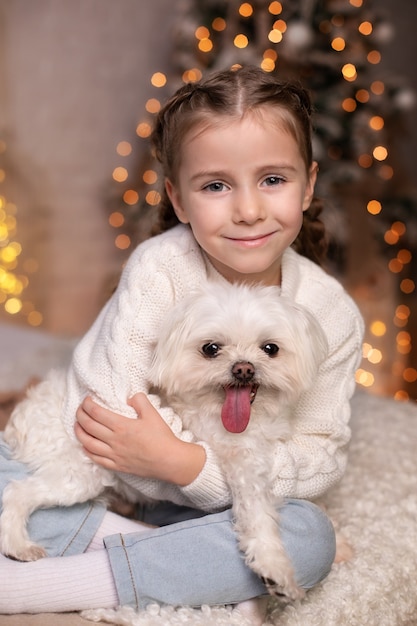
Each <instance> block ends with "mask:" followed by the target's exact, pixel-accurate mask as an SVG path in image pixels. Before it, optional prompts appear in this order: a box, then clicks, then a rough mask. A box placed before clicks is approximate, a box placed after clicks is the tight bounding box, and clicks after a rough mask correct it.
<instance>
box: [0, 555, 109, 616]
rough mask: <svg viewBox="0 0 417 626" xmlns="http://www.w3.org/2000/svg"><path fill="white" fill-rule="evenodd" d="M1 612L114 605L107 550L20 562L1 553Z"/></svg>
mask: <svg viewBox="0 0 417 626" xmlns="http://www.w3.org/2000/svg"><path fill="white" fill-rule="evenodd" d="M0 581H1V583H0V614H3V615H9V614H13V613H55V612H59V613H61V612H64V611H82V610H83V609H98V608H116V607H117V606H118V604H119V598H118V595H117V592H116V587H115V584H114V580H113V574H112V570H111V568H110V562H109V559H108V556H107V552H106V550H104V549H103V550H95V551H94V552H88V553H84V554H77V555H75V556H67V557H54V558H45V559H39V561H32V562H30V563H20V562H18V561H12V560H11V559H7V558H6V557H4V556H3V555H0Z"/></svg>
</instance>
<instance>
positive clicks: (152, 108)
mask: <svg viewBox="0 0 417 626" xmlns="http://www.w3.org/2000/svg"><path fill="white" fill-rule="evenodd" d="M145 109H146V110H147V111H148V113H158V111H159V110H160V109H161V103H160V102H159V100H157V99H156V98H150V99H149V100H148V101H147V102H146V104H145Z"/></svg>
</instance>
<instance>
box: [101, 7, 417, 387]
mask: <svg viewBox="0 0 417 626" xmlns="http://www.w3.org/2000/svg"><path fill="white" fill-rule="evenodd" d="M376 4H377V3H376ZM181 7H182V8H181V12H180V14H179V16H178V20H177V24H176V29H175V32H174V38H173V53H172V61H171V71H170V74H169V76H168V77H167V76H166V75H163V74H155V75H154V76H153V77H152V79H151V81H152V84H153V85H154V87H155V92H156V93H155V98H151V99H149V100H148V102H147V104H146V112H144V115H143V116H142V118H141V119H140V121H139V124H138V127H137V134H138V136H139V137H140V140H139V143H138V145H137V146H135V148H136V151H137V161H136V163H135V172H136V174H137V175H135V174H134V175H133V176H132V175H131V174H129V173H128V172H127V170H126V168H119V171H116V172H115V174H114V178H115V179H116V180H118V181H120V182H119V186H118V189H117V192H116V195H117V198H118V199H121V200H122V201H121V202H120V203H119V204H118V205H117V206H116V207H115V204H114V202H113V201H112V203H111V215H110V223H111V224H112V225H113V226H114V227H115V228H117V229H118V235H117V240H116V245H117V246H118V247H119V248H121V249H123V250H129V248H130V247H131V246H132V245H135V244H136V243H138V242H139V241H140V240H142V239H144V238H145V237H147V236H148V235H149V232H150V229H151V226H152V223H153V217H154V216H155V214H156V211H155V206H157V204H158V201H159V197H160V196H159V191H158V190H159V182H160V181H159V177H158V174H159V173H158V166H157V164H156V162H155V160H154V158H153V156H152V153H151V151H150V149H149V145H148V142H147V138H148V137H149V134H150V129H151V126H152V116H153V114H154V113H156V112H157V111H158V110H159V108H160V106H161V97H160V95H159V94H160V91H161V88H162V91H163V97H164V98H165V96H166V95H167V94H169V93H171V92H172V91H174V89H176V88H177V87H178V86H179V85H180V84H181V83H183V82H187V81H194V80H198V79H199V78H200V77H201V76H202V75H203V74H205V73H207V72H209V71H211V70H214V69H220V68H226V67H231V66H233V65H235V64H241V65H243V64H248V63H250V64H256V65H259V66H261V67H262V68H263V69H264V70H265V71H267V72H271V73H274V74H276V75H277V76H279V77H280V78H283V77H284V78H291V79H297V80H300V81H301V82H302V83H303V84H304V86H305V87H307V88H308V89H309V91H310V92H311V94H312V98H313V102H314V107H315V119H314V121H315V138H314V150H315V158H316V159H317V161H318V162H319V166H320V176H319V183H318V187H317V193H318V195H320V196H321V197H323V198H324V199H325V204H326V211H325V213H324V220H325V222H326V226H327V229H328V232H329V235H330V250H329V266H328V270H329V271H331V272H332V273H334V274H336V275H337V276H338V277H339V278H340V279H341V280H342V282H343V283H344V284H345V286H346V288H347V289H348V290H349V291H350V292H351V293H352V295H353V297H355V299H356V300H357V301H358V304H359V305H360V306H361V308H363V311H364V315H365V319H366V322H367V326H368V329H367V337H366V343H365V346H364V364H363V367H362V368H361V370H360V371H359V372H358V381H359V382H360V383H361V384H363V385H364V386H367V387H368V386H369V387H370V386H372V385H374V384H375V380H376V377H379V379H380V381H381V380H382V382H380V384H379V387H378V385H377V388H378V390H379V391H385V392H388V393H390V394H392V395H394V396H395V397H397V398H399V399H400V398H407V397H410V396H411V397H416V396H417V389H416V380H417V370H416V364H415V363H413V355H412V352H411V347H412V335H413V334H414V333H413V330H412V320H411V310H412V304H413V302H414V299H415V283H414V280H413V276H415V270H416V268H415V261H414V258H415V254H414V250H413V245H414V244H413V242H414V241H416V239H417V237H416V216H417V211H416V193H415V189H414V188H413V186H412V185H411V183H410V182H409V181H408V180H407V179H406V177H405V175H404V171H403V168H402V166H401V163H400V162H399V159H398V155H397V151H396V145H395V141H394V137H395V136H397V135H398V131H399V130H400V131H401V130H403V131H404V121H405V117H406V114H407V112H408V110H409V109H410V108H411V107H412V106H413V104H414V94H413V93H412V91H411V90H410V88H409V86H408V84H407V81H406V80H405V79H402V78H401V77H398V76H395V77H386V76H382V75H381V71H380V61H381V55H382V49H383V46H384V44H385V43H387V42H388V41H389V40H390V38H391V37H392V36H393V31H392V27H391V24H390V20H389V15H387V14H384V13H383V12H382V11H380V10H378V9H377V8H376V6H375V3H373V2H372V1H371V0H282V1H281V2H276V1H273V2H270V1H264V0H256V1H252V2H243V3H242V2H236V1H235V0H229V1H223V2H221V1H218V0H199V1H196V0H187V1H186V2H183V3H181ZM128 145H129V146H130V144H128ZM126 149H127V150H128V151H130V147H129V148H126V142H121V144H120V145H119V147H118V151H119V153H120V154H121V155H123V150H126ZM113 200H114V199H113ZM379 309H381V310H379Z"/></svg>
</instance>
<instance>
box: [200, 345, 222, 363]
mask: <svg viewBox="0 0 417 626" xmlns="http://www.w3.org/2000/svg"><path fill="white" fill-rule="evenodd" d="M220 349H221V346H220V345H219V344H218V343H214V342H210V343H205V344H204V346H203V347H202V348H201V352H202V353H203V354H204V356H206V357H207V358H209V359H214V358H215V357H216V356H218V354H219V352H220Z"/></svg>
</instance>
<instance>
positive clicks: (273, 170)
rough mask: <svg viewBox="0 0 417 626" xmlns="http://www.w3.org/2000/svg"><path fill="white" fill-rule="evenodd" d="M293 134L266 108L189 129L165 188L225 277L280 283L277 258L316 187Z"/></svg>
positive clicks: (292, 235)
mask: <svg viewBox="0 0 417 626" xmlns="http://www.w3.org/2000/svg"><path fill="white" fill-rule="evenodd" d="M316 175H317V164H316V163H313V165H312V166H311V168H310V171H309V172H308V173H307V172H306V167H305V163H304V161H303V159H302V156H301V153H300V150H299V148H298V145H297V142H296V140H295V139H294V138H293V136H292V135H291V134H290V132H289V131H288V130H286V129H285V127H284V125H283V123H280V124H277V118H276V115H275V116H274V115H273V114H272V113H269V112H266V111H264V112H263V113H262V116H261V115H260V114H259V112H258V113H257V114H250V115H247V116H245V117H244V118H243V119H239V120H234V121H232V122H230V120H228V121H226V122H225V120H224V118H219V120H218V124H217V125H215V124H213V125H210V126H209V127H199V128H194V129H193V130H191V131H190V133H189V134H188V135H187V136H186V137H185V139H184V141H183V143H182V145H181V154H180V165H179V169H178V176H177V180H176V182H175V184H174V183H173V182H172V181H170V180H167V181H166V189H167V193H168V195H169V198H170V200H171V202H172V205H173V207H174V210H175V213H176V215H177V217H178V219H179V220H180V221H181V222H183V223H184V224H189V225H190V227H191V229H192V231H193V234H194V236H195V238H196V240H197V242H198V243H199V245H200V246H201V248H202V249H203V250H204V251H205V253H206V255H207V257H208V258H209V259H210V261H211V263H212V264H213V266H214V267H215V268H216V269H217V271H218V272H220V274H222V275H223V276H224V277H225V278H226V279H227V280H229V281H230V282H249V283H253V282H262V283H264V284H267V285H277V284H280V282H281V259H282V255H283V253H284V251H285V250H286V249H287V248H288V246H290V245H291V244H292V243H293V241H294V240H295V238H296V237H297V235H298V233H299V231H300V228H301V225H302V218H303V211H305V210H306V209H308V207H309V206H310V203H311V199H312V196H313V191H314V184H315V180H316Z"/></svg>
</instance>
